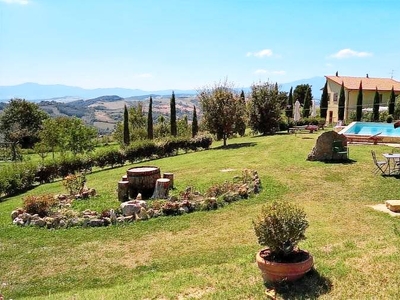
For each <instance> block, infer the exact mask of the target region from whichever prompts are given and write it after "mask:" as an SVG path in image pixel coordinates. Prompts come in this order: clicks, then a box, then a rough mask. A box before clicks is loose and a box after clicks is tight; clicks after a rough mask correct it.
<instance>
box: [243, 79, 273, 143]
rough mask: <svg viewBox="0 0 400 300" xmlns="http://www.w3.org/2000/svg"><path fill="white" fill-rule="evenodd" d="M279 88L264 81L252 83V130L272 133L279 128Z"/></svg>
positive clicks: (264, 133)
mask: <svg viewBox="0 0 400 300" xmlns="http://www.w3.org/2000/svg"><path fill="white" fill-rule="evenodd" d="M280 93H281V92H279V90H276V89H275V88H274V85H272V84H270V83H268V82H265V83H261V82H260V83H258V84H253V85H252V87H251V95H250V127H251V128H252V129H253V131H257V132H260V133H262V134H263V135H266V134H273V133H275V131H276V130H277V129H278V128H279V121H280V115H281V103H280V100H279V99H280V98H279V94H280Z"/></svg>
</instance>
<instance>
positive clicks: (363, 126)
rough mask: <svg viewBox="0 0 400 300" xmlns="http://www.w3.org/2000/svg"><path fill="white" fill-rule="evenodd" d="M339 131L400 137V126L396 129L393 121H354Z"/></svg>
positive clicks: (342, 132)
mask: <svg viewBox="0 0 400 300" xmlns="http://www.w3.org/2000/svg"><path fill="white" fill-rule="evenodd" d="M339 133H341V134H344V135H346V134H359V135H375V134H378V133H379V136H388V137H400V127H399V128H397V129H395V128H394V127H393V123H375V122H353V123H351V124H350V125H349V126H347V127H346V128H344V129H343V130H342V131H340V132H339Z"/></svg>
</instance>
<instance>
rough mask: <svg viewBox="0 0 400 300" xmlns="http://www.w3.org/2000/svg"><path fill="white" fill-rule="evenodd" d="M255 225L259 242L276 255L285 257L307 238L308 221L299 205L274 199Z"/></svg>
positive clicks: (264, 209)
mask: <svg viewBox="0 0 400 300" xmlns="http://www.w3.org/2000/svg"><path fill="white" fill-rule="evenodd" d="M253 226H254V231H255V234H256V236H257V238H258V243H259V244H260V245H262V246H266V247H268V248H269V249H270V251H271V253H272V254H273V255H274V256H275V257H284V256H286V255H288V254H290V253H291V252H292V251H293V250H294V249H295V247H296V246H297V244H298V243H299V242H300V241H301V240H304V239H305V238H306V237H305V230H306V229H307V227H308V221H307V220H306V214H305V212H304V210H303V209H301V208H300V207H298V206H297V205H295V204H292V203H290V202H287V201H273V202H271V203H269V204H267V205H265V206H263V208H262V209H261V213H260V215H259V216H258V218H257V219H256V220H255V221H253Z"/></svg>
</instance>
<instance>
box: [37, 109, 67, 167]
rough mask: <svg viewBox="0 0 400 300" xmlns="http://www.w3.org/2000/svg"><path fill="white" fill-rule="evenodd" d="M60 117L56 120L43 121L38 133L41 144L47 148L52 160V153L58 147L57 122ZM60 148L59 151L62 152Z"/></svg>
mask: <svg viewBox="0 0 400 300" xmlns="http://www.w3.org/2000/svg"><path fill="white" fill-rule="evenodd" d="M61 119H62V117H57V118H48V119H46V120H44V121H43V126H42V129H41V130H40V132H39V137H40V140H41V142H42V143H43V144H44V145H46V147H48V148H49V150H50V151H51V152H52V155H53V159H54V152H55V151H56V150H57V148H58V147H59V146H60V141H59V139H60V138H59V122H58V120H61ZM62 149H63V148H61V149H60V150H62Z"/></svg>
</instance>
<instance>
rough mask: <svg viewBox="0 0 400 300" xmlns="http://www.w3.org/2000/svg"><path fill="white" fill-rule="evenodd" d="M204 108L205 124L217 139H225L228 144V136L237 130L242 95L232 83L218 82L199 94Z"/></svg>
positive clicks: (224, 141)
mask: <svg viewBox="0 0 400 300" xmlns="http://www.w3.org/2000/svg"><path fill="white" fill-rule="evenodd" d="M197 97H198V99H199V101H200V104H201V106H202V110H203V120H204V122H203V124H204V126H205V127H206V128H207V129H208V130H209V131H210V132H211V133H212V134H216V136H217V139H218V140H220V139H223V144H224V146H226V141H227V139H228V137H229V136H230V135H231V134H232V133H233V132H235V124H236V120H237V117H238V110H240V108H239V107H240V105H239V101H240V99H239V98H240V97H239V95H238V94H237V92H236V91H235V89H234V88H233V85H232V84H229V83H227V82H226V81H225V82H219V83H216V84H215V85H214V86H213V87H205V88H203V89H202V90H200V91H199V92H198V95H197Z"/></svg>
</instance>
